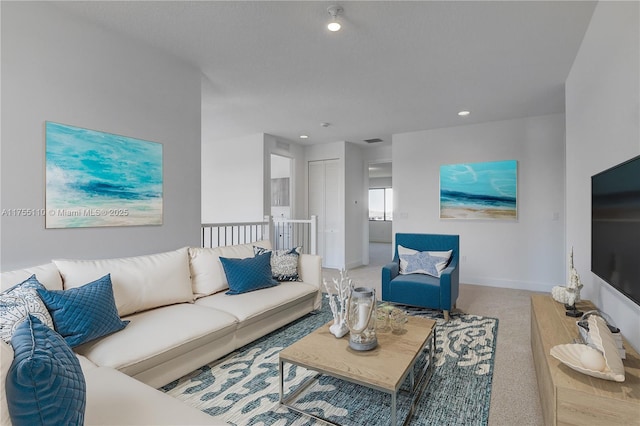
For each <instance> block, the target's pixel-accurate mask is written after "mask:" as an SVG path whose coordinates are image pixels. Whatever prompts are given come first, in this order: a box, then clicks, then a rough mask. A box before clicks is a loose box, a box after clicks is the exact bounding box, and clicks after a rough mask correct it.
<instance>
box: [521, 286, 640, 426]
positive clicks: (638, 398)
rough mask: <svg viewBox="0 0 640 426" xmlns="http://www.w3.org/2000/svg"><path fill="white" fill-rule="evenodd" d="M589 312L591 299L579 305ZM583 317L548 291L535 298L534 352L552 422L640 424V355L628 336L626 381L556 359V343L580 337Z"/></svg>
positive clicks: (545, 407) (544, 409)
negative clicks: (553, 352)
mask: <svg viewBox="0 0 640 426" xmlns="http://www.w3.org/2000/svg"><path fill="white" fill-rule="evenodd" d="M576 307H577V308H578V309H579V310H581V311H583V312H587V311H590V310H593V309H595V307H594V305H593V304H592V303H591V302H589V301H588V300H583V301H581V302H579V303H577V304H576ZM576 320H577V318H571V317H568V316H566V315H565V309H564V305H562V304H560V303H558V302H556V301H555V300H553V299H552V298H551V296H549V295H546V294H535V295H532V296H531V351H532V353H533V363H534V366H535V369H536V378H537V380H538V392H539V393H540V402H541V404H542V412H543V415H544V423H545V424H546V425H580V426H584V425H606V426H610V425H625V426H628V425H640V357H639V356H638V353H637V352H636V351H635V350H633V348H632V347H631V346H630V345H629V344H628V342H627V341H626V340H624V348H625V350H626V359H625V360H623V363H624V367H625V381H624V382H622V383H618V382H613V381H609V380H603V379H598V378H595V377H591V376H588V375H585V374H582V373H579V372H577V371H575V370H572V369H571V368H569V367H567V366H566V365H564V364H562V363H561V362H560V361H558V360H557V359H555V358H554V357H552V356H551V355H550V353H549V351H550V350H551V348H552V347H554V346H556V345H560V344H565V343H573V341H574V339H576V338H578V337H579V333H578V329H577V326H576Z"/></svg>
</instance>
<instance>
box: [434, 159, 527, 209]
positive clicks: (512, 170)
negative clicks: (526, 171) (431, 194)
mask: <svg viewBox="0 0 640 426" xmlns="http://www.w3.org/2000/svg"><path fill="white" fill-rule="evenodd" d="M517 190H518V162H517V161H516V160H508V161H494V162H488V163H469V164H450V165H444V166H440V218H441V219H517V218H518V206H517Z"/></svg>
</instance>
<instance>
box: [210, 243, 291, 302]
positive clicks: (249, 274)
mask: <svg viewBox="0 0 640 426" xmlns="http://www.w3.org/2000/svg"><path fill="white" fill-rule="evenodd" d="M220 262H221V263H222V267H223V268H224V273H225V275H226V276H227V281H228V282H229V291H227V293H226V294H242V293H247V292H249V291H254V290H259V289H261V288H268V287H273V286H276V285H278V284H280V283H279V282H278V281H276V280H274V279H273V274H272V273H271V252H267V253H264V254H259V255H257V256H256V257H247V258H246V259H232V258H226V257H221V258H220Z"/></svg>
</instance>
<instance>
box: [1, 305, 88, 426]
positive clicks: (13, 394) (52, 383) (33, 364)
mask: <svg viewBox="0 0 640 426" xmlns="http://www.w3.org/2000/svg"><path fill="white" fill-rule="evenodd" d="M11 344H12V346H13V349H14V359H13V363H12V364H11V367H9V373H8V375H7V380H6V387H7V390H6V392H7V401H8V406H9V414H10V416H11V422H12V423H13V425H14V426H19V425H29V426H33V425H45V424H46V425H54V424H59V425H79V424H83V423H84V411H85V404H86V384H85V380H84V376H83V374H82V369H81V368H80V362H79V361H78V358H76V355H75V354H74V353H73V351H72V350H71V348H70V347H69V345H67V343H66V342H65V341H64V339H63V338H62V337H61V336H60V335H59V334H58V333H56V332H55V331H53V330H52V329H50V328H49V327H47V326H46V325H44V324H42V323H41V322H40V321H39V320H38V319H37V318H36V317H34V316H28V317H27V319H26V320H25V321H23V322H22V324H21V325H20V326H19V327H18V328H17V329H16V333H15V334H14V335H13V338H12V340H11Z"/></svg>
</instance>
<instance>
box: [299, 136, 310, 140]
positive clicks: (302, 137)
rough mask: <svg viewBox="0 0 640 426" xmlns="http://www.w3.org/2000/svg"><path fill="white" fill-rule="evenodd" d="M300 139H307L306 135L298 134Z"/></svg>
mask: <svg viewBox="0 0 640 426" xmlns="http://www.w3.org/2000/svg"><path fill="white" fill-rule="evenodd" d="M300 139H309V136H308V135H300Z"/></svg>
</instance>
